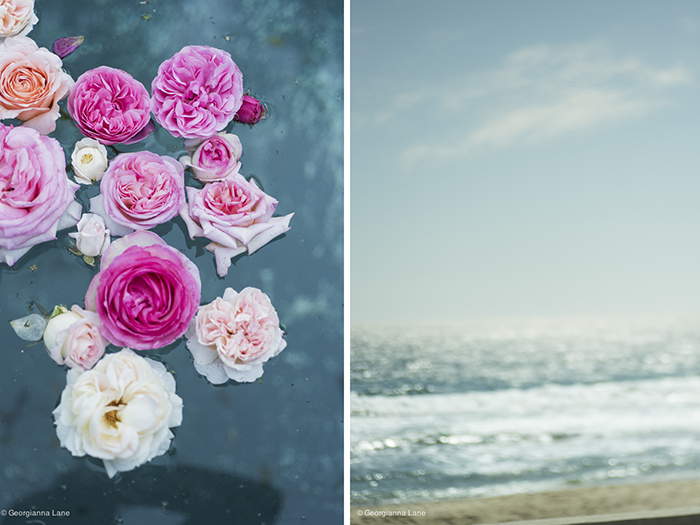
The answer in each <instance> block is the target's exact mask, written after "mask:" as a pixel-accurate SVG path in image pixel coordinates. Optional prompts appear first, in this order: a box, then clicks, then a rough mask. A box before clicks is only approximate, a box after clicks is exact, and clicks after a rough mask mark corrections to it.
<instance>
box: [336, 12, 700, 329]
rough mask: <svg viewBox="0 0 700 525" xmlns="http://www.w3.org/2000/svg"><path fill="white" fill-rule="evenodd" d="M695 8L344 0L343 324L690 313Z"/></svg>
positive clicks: (696, 279)
mask: <svg viewBox="0 0 700 525" xmlns="http://www.w3.org/2000/svg"><path fill="white" fill-rule="evenodd" d="M699 72H700V3H698V2H696V1H676V2H673V3H669V2H663V1H653V2H652V1H637V0H635V1H627V0H617V1H615V2H608V1H588V2H560V1H555V0H549V1H534V0H530V1H528V2H521V1H499V0H495V1H469V2H466V1H463V0H440V1H437V2H433V3H426V2H423V1H420V2H419V1H414V0H352V3H351V176H350V187H351V301H352V303H351V305H352V309H351V320H352V322H363V321H387V320H412V319H424V320H432V319H436V320H437V319H459V318H474V317H500V316H529V315H558V314H607V313H635V312H645V313H653V312H695V311H700V153H699V152H700V83H699Z"/></svg>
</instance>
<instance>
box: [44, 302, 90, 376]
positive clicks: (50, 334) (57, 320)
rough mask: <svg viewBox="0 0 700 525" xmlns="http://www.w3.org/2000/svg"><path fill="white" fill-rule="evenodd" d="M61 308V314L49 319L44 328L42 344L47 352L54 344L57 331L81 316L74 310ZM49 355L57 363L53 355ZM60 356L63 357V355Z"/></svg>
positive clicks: (78, 319)
mask: <svg viewBox="0 0 700 525" xmlns="http://www.w3.org/2000/svg"><path fill="white" fill-rule="evenodd" d="M62 310H64V312H63V313H62V314H58V315H57V316H56V317H52V318H51V319H49V323H48V324H47V325H46V329H45V330H44V344H45V345H46V349H47V350H49V353H50V351H51V349H52V348H53V347H55V346H56V343H57V340H56V336H57V335H58V332H60V331H61V330H66V329H68V327H69V326H70V325H72V324H73V323H75V322H77V321H80V319H82V317H81V316H80V315H78V314H77V313H75V312H71V311H70V310H66V309H65V308H62ZM51 357H52V358H53V359H54V361H56V362H57V363H58V361H57V360H56V358H54V356H53V355H52V356H51ZM61 357H63V358H65V356H61ZM58 364H59V365H62V364H63V359H61V362H60V363H58Z"/></svg>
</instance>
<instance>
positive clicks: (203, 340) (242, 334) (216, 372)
mask: <svg viewBox="0 0 700 525" xmlns="http://www.w3.org/2000/svg"><path fill="white" fill-rule="evenodd" d="M185 335H186V337H187V348H188V349H189V351H190V353H191V354H192V357H194V366H195V368H196V369H197V372H199V373H200V374H202V375H204V376H206V378H207V379H208V380H209V381H210V382H211V383H213V384H215V385H217V384H221V383H225V382H226V381H228V380H229V379H233V380H234V381H239V382H247V383H249V382H251V381H255V380H256V379H258V378H259V377H261V376H262V374H263V363H265V362H266V361H267V360H268V359H270V358H271V357H274V356H276V355H277V354H279V353H280V352H281V351H282V350H284V348H285V346H287V342H286V341H285V340H284V339H283V336H284V332H282V329H281V328H280V326H279V318H278V317H277V312H276V311H275V309H274V307H273V306H272V303H271V302H270V298H269V297H268V296H267V295H265V294H264V293H263V292H261V291H260V290H258V289H257V288H244V289H243V290H241V292H240V293H236V292H235V290H233V289H232V288H226V290H225V291H224V296H223V297H217V298H216V299H215V300H214V301H213V302H212V303H210V304H207V305H204V306H201V307H200V308H199V310H198V311H197V315H196V316H195V318H194V319H192V322H191V323H190V326H189V329H188V330H187V333H186V334H185Z"/></svg>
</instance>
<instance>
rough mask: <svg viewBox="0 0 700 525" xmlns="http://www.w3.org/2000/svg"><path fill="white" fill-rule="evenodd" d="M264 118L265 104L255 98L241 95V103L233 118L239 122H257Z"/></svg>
mask: <svg viewBox="0 0 700 525" xmlns="http://www.w3.org/2000/svg"><path fill="white" fill-rule="evenodd" d="M264 118H265V106H263V105H262V103H261V102H260V101H259V100H258V99H256V98H253V97H251V96H249V95H243V103H242V104H241V107H240V108H239V109H238V113H236V116H235V117H234V118H233V119H234V120H235V121H236V122H240V123H241V124H257V123H258V122H260V120H262V119H264Z"/></svg>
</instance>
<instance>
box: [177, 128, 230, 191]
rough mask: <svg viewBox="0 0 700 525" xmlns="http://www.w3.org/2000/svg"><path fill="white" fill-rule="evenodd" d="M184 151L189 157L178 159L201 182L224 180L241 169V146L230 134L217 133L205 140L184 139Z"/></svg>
mask: <svg viewBox="0 0 700 525" xmlns="http://www.w3.org/2000/svg"><path fill="white" fill-rule="evenodd" d="M185 151H187V153H189V154H190V155H191V156H184V157H181V158H180V163H181V164H182V165H183V166H185V167H186V168H187V167H189V168H192V171H193V172H194V176H195V177H196V178H197V179H199V180H201V181H202V182H214V181H218V180H224V179H225V178H226V177H228V176H229V175H233V174H234V173H238V170H239V169H241V163H240V159H241V155H242V154H243V146H242V145H241V141H240V139H239V138H238V137H237V136H236V135H232V134H231V133H224V132H219V133H217V134H216V135H214V136H211V137H209V138H207V139H185Z"/></svg>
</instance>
